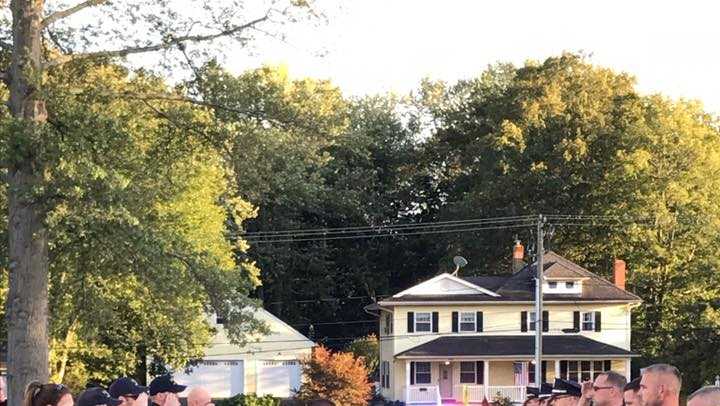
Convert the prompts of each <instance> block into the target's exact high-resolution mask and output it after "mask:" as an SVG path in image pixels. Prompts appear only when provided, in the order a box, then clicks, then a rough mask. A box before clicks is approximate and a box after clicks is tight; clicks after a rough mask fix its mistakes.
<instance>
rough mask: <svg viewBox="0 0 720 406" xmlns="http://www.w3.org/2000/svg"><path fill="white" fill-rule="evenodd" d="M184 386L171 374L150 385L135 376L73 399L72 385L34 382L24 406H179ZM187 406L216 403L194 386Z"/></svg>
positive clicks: (188, 397) (0, 404) (92, 389)
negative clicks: (143, 383)
mask: <svg viewBox="0 0 720 406" xmlns="http://www.w3.org/2000/svg"><path fill="white" fill-rule="evenodd" d="M185 389H187V387H186V386H184V385H180V384H178V383H176V382H175V381H174V380H173V379H172V376H171V375H161V376H158V377H157V378H155V379H153V380H152V382H150V385H149V386H141V385H139V384H138V383H137V382H136V381H135V380H134V379H132V378H120V379H118V380H116V381H115V382H113V383H112V384H111V385H110V387H109V388H107V389H105V388H101V387H93V388H88V389H86V390H85V391H83V392H82V393H80V395H78V397H77V399H73V396H72V393H71V392H70V389H68V387H66V386H64V385H62V384H54V383H49V384H43V383H40V382H33V383H31V384H30V385H28V387H27V390H26V391H25V396H24V400H23V404H22V406H180V396H179V394H180V393H181V392H184V391H185ZM0 406H4V404H2V403H0ZM187 406H214V404H213V401H212V398H211V397H210V393H209V392H208V391H207V390H205V389H204V388H202V387H195V388H192V389H191V390H190V391H189V392H188V395H187Z"/></svg>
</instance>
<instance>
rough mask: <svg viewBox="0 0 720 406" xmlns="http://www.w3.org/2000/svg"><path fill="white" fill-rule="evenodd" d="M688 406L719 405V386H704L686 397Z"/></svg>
mask: <svg viewBox="0 0 720 406" xmlns="http://www.w3.org/2000/svg"><path fill="white" fill-rule="evenodd" d="M687 405H688V406H718V405H720V386H706V387H704V388H700V389H698V390H696V391H695V392H694V393H693V394H692V395H690V397H688V402H687Z"/></svg>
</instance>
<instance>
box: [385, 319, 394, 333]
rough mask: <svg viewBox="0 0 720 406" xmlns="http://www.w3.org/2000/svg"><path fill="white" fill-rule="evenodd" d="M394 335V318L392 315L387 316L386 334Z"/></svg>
mask: <svg viewBox="0 0 720 406" xmlns="http://www.w3.org/2000/svg"><path fill="white" fill-rule="evenodd" d="M392 333H393V318H392V314H388V315H386V316H385V334H386V335H387V334H392Z"/></svg>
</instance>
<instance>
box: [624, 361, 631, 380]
mask: <svg viewBox="0 0 720 406" xmlns="http://www.w3.org/2000/svg"><path fill="white" fill-rule="evenodd" d="M630 362H631V360H630V358H628V359H626V360H625V376H626V377H627V380H628V382H630V380H631V379H632V378H631V375H632V367H631V365H630Z"/></svg>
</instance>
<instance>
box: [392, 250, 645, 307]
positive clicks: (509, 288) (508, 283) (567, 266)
mask: <svg viewBox="0 0 720 406" xmlns="http://www.w3.org/2000/svg"><path fill="white" fill-rule="evenodd" d="M536 268H537V264H536V263H533V264H530V265H526V266H525V267H524V268H522V269H521V270H519V271H518V272H516V273H514V274H512V275H508V276H468V277H462V279H464V280H465V281H467V282H470V283H472V284H474V285H477V286H480V287H483V288H485V289H487V290H491V291H493V292H496V293H498V294H499V295H500V297H492V296H490V295H484V294H471V295H431V296H430V295H428V296H422V295H404V296H402V297H399V298H388V299H386V300H387V301H392V302H466V301H467V302H474V301H482V302H503V301H533V300H535V282H534V275H535V272H536ZM543 268H544V269H545V276H546V277H558V278H576V279H579V278H582V279H585V280H584V281H583V289H582V294H580V295H570V294H568V295H560V294H547V293H546V294H545V295H544V298H545V300H557V301H568V302H575V301H589V302H598V301H627V302H639V301H641V299H640V298H639V297H638V296H636V295H634V294H632V293H630V292H628V291H626V290H623V289H620V288H618V287H617V286H615V285H614V284H613V283H611V282H609V281H607V280H605V279H604V278H601V277H600V276H598V275H595V274H594V273H592V272H590V271H588V270H587V269H585V268H583V267H581V266H580V265H578V264H575V263H574V262H572V261H569V260H567V259H565V258H563V257H562V256H560V255H558V254H557V253H555V252H553V251H550V252H547V253H546V254H545V256H544V266H543Z"/></svg>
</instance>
